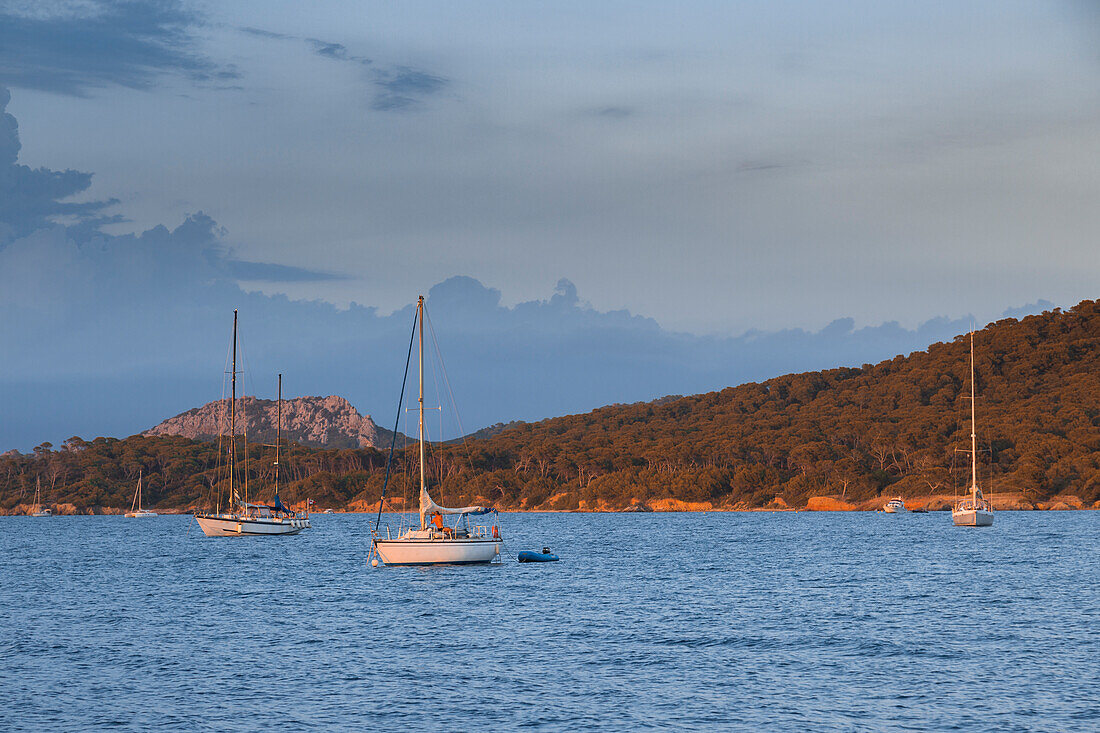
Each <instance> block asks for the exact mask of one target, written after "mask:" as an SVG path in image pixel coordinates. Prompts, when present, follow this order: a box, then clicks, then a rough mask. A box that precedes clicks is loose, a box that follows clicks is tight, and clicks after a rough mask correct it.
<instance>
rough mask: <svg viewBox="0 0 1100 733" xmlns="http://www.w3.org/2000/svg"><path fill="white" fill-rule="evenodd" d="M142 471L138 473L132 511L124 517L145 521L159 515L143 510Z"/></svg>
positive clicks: (131, 504) (131, 505) (131, 506)
mask: <svg viewBox="0 0 1100 733" xmlns="http://www.w3.org/2000/svg"><path fill="white" fill-rule="evenodd" d="M141 474H142V472H141V471H138V482H137V488H136V489H135V490H134V500H133V502H131V503H130V511H128V512H126V514H124V515H123V516H125V517H127V518H129V519H143V518H145V517H155V516H157V513H156V512H154V511H150V510H148V509H143V508H142V506H141Z"/></svg>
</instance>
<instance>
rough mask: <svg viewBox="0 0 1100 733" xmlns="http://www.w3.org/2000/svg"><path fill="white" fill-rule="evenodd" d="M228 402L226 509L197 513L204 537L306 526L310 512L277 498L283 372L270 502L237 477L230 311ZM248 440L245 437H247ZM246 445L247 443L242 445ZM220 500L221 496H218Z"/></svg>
mask: <svg viewBox="0 0 1100 733" xmlns="http://www.w3.org/2000/svg"><path fill="white" fill-rule="evenodd" d="M230 383H231V385H232V387H231V398H230V402H229V435H228V438H229V455H228V460H227V465H228V468H229V489H228V497H227V499H228V501H227V503H228V509H227V510H226V511H224V512H223V511H221V508H220V506H219V507H218V509H217V510H215V511H213V512H199V513H197V514H195V520H196V521H197V522H198V523H199V527H201V528H202V531H203V534H205V535H206V536H207V537H246V536H248V537H261V536H265V535H293V534H298V533H299V532H301V531H302V530H303V529H309V528H310V526H311V525H310V523H309V512H308V510H307V511H305V512H294V511H291V510H290V509H287V508H286V507H285V506H283V503H282V501H281V500H280V499H279V443H280V442H281V438H282V426H283V375H282V374H280V375H279V403H278V410H279V424H278V428H277V432H276V435H277V438H276V440H275V496H274V499H273V501H272V502H271V503H270V504H257V503H251V502H249V501H248V482H247V480H246V481H245V482H244V483H243V485H242V483H241V482H240V481H238V478H237V311H236V310H234V311H233V369H232V376H231V377H230ZM246 440H247V438H246ZM245 447H246V448H247V444H246V446H245ZM218 503H219V505H220V503H221V496H220V494H219V496H218Z"/></svg>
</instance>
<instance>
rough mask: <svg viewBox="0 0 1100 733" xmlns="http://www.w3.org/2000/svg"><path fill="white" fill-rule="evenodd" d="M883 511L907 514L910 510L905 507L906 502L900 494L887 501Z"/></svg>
mask: <svg viewBox="0 0 1100 733" xmlns="http://www.w3.org/2000/svg"><path fill="white" fill-rule="evenodd" d="M882 511H884V512H886V513H887V514H905V513H906V512H907V511H908V510H907V509H906V508H905V502H904V501H902V500H901V497H900V496H898V497H896V498H894V499H891V500H890V501H888V502H886V506H884V507H883V508H882Z"/></svg>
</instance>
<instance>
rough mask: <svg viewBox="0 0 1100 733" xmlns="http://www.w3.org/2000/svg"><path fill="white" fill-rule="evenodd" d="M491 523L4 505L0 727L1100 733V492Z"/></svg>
mask: <svg viewBox="0 0 1100 733" xmlns="http://www.w3.org/2000/svg"><path fill="white" fill-rule="evenodd" d="M387 521H394V522H395V521H396V517H390V516H386V517H383V525H385V524H386V522H387ZM496 521H498V522H499V525H500V526H501V529H502V533H503V536H504V539H505V550H504V553H503V557H502V562H500V563H499V564H494V565H490V566H482V567H470V566H465V567H429V568H400V567H395V568H387V567H378V568H373V567H371V565H370V563H369V559H368V556H369V552H370V536H371V529H372V527H373V522H374V517H373V516H370V515H363V514H337V515H315V516H314V517H313V529H311V530H309V531H307V532H305V533H303V534H301V535H298V536H296V537H269V538H207V537H205V536H203V534H202V532H201V531H199V529H198V527H197V526H196V525H195V523H194V522H193V520H192V519H191V518H190V517H188V516H161V517H158V518H155V519H123V518H121V517H116V516H95V517H92V516H89V517H53V518H49V519H35V518H27V517H5V518H2V519H0V558H2V559H0V568H2V582H0V692H2V699H3V700H4V704H3V706H2V711H0V729H2V730H8V731H53V730H57V731H88V730H123V731H151V730H168V731H175V730H179V731H302V730H333V731H338V730H392V731H412V730H439V731H450V730H467V731H481V730H484V731H511V730H535V731H540V730H541V731H638V730H677V731H679V730H684V731H770V730H776V731H1097V730H1100V513H1098V512H1087V511H1079V512H1073V511H1070V512H1007V511H1006V512H999V513H998V514H997V517H996V524H995V526H993V527H991V528H956V527H953V526H952V524H951V517H950V515H949V514H947V513H942V512H936V513H930V514H909V515H887V514H881V513H793V512H785V513H761V512H753V513H705V514H697V513H684V514H671V513H669V514H665V513H660V514H644V513H636V514H559V513H555V514H502V515H500V516H499V517H498V518H497V520H496ZM544 546H547V547H549V548H550V549H551V550H552V551H553V552H555V553H556V554H558V555H559V556H560V558H561V560H560V561H559V562H556V563H545V564H543V563H537V564H520V563H518V562H517V560H516V556H517V553H518V552H519V551H521V550H539V549H541V548H542V547H544Z"/></svg>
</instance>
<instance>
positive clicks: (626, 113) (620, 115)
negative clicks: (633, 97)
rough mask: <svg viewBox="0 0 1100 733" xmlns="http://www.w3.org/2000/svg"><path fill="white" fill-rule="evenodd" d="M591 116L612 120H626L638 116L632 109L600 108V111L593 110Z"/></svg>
mask: <svg viewBox="0 0 1100 733" xmlns="http://www.w3.org/2000/svg"><path fill="white" fill-rule="evenodd" d="M591 114H592V115H594V116H595V117H605V118H607V119H612V120H625V119H626V118H627V117H633V116H634V115H635V114H637V111H636V110H635V109H633V108H632V107H617V106H610V107H600V108H598V109H594V110H591Z"/></svg>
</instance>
